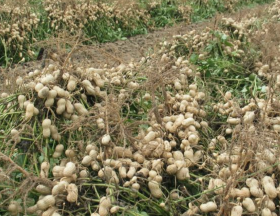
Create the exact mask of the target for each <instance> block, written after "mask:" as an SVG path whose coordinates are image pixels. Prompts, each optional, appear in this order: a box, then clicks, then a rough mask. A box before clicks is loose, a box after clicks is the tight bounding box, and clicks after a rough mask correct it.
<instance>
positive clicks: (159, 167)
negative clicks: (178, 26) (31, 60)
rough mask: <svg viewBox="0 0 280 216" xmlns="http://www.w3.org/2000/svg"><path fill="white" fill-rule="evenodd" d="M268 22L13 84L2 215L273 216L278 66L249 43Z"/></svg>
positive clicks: (3, 108)
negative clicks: (125, 60) (130, 58)
mask: <svg viewBox="0 0 280 216" xmlns="http://www.w3.org/2000/svg"><path fill="white" fill-rule="evenodd" d="M275 5H276V4H274V5H272V6H271V8H270V9H269V11H273V9H272V8H273V7H275ZM266 19H273V18H272V15H269V16H268V17H256V16H248V17H246V19H243V20H242V21H236V20H234V19H232V18H223V19H222V20H221V22H220V25H219V26H220V27H219V28H215V29H210V28H207V29H205V30H204V31H201V32H197V31H192V32H189V33H188V34H186V35H175V36H174V39H173V40H172V41H164V42H162V44H161V49H159V51H158V52H156V53H154V54H152V55H151V56H147V57H146V58H143V59H142V60H141V61H139V62H131V63H129V64H127V65H126V64H120V65H119V66H117V67H113V68H108V67H106V65H105V66H104V67H101V68H93V67H85V66H84V65H83V64H81V65H74V64H72V62H71V58H67V59H66V60H67V62H65V63H64V64H61V62H56V61H53V60H51V62H50V64H48V65H47V66H46V67H44V68H43V69H34V70H32V71H30V72H29V73H28V74H27V75H22V76H19V77H17V78H16V80H15V83H16V85H17V88H16V89H15V90H14V91H13V92H8V93H6V92H2V93H1V97H0V140H1V145H0V148H1V149H0V150H1V153H0V161H1V162H0V163H1V169H0V179H1V188H0V200H1V207H0V209H3V210H1V211H0V212H1V213H3V215H43V216H59V215H91V216H98V215H100V216H106V215H114V214H116V215H118V214H125V215H181V214H183V215H187V216H191V215H193V216H194V215H231V216H239V215H240V216H241V215H244V214H246V215H250V214H255V215H262V216H276V215H277V214H278V210H277V206H278V205H279V198H280V185H279V184H280V182H279V173H278V172H279V171H280V161H279V160H280V158H279V147H278V145H279V141H280V140H279V135H278V134H279V132H280V112H279V109H280V101H279V100H280V98H279V87H280V74H279V57H278V54H277V55H275V56H273V57H271V58H269V59H267V58H266V56H264V53H262V52H261V49H260V47H257V45H258V44H255V45H254V44H252V43H251V41H253V40H254V35H263V37H264V38H266V37H268V36H269V35H268V34H269V31H268V28H269V24H267V23H266V22H264V20H266ZM63 22H64V21H63ZM259 23H261V26H262V28H258V25H259ZM274 24H275V26H274V27H277V26H278V24H279V23H274ZM54 25H57V23H56V24H54ZM74 27H75V25H74V26H73V28H74ZM278 43H279V41H278ZM57 55H59V54H57Z"/></svg>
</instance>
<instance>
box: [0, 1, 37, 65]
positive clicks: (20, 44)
mask: <svg viewBox="0 0 280 216" xmlns="http://www.w3.org/2000/svg"><path fill="white" fill-rule="evenodd" d="M0 16H1V22H0V39H1V42H0V50H1V52H2V53H3V54H1V58H3V57H4V56H5V57H6V58H8V57H11V56H13V55H15V58H17V59H20V60H22V61H24V59H23V57H24V55H28V56H30V57H32V56H33V55H34V53H33V51H32V50H31V47H30V46H31V44H32V43H33V42H35V41H36V39H35V38H34V35H33V34H32V33H33V32H34V29H36V28H37V27H38V23H39V21H40V20H39V18H38V16H37V15H36V14H35V13H33V12H32V11H31V10H30V8H29V7H28V5H27V6H26V5H23V6H21V7H19V6H18V7H11V6H8V5H4V6H3V7H1V10H0ZM2 55H3V56H2ZM6 61H8V59H6Z"/></svg>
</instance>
